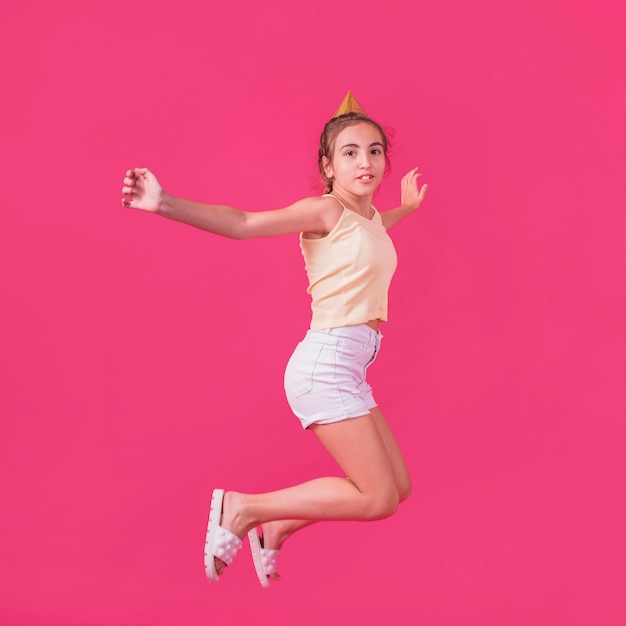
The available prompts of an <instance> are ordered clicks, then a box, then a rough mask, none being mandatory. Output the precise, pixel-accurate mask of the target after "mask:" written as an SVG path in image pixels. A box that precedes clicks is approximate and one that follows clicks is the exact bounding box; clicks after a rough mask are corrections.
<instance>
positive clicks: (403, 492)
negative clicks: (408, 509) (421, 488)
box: [398, 476, 413, 502]
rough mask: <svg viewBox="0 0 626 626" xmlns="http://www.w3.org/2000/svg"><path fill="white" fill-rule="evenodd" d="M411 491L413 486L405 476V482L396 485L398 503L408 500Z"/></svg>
mask: <svg viewBox="0 0 626 626" xmlns="http://www.w3.org/2000/svg"><path fill="white" fill-rule="evenodd" d="M412 491H413V484H412V483H411V479H410V478H409V477H408V476H407V477H406V480H405V481H403V482H402V484H400V485H398V499H399V501H400V502H404V501H405V500H408V498H409V496H410V495H411V492H412Z"/></svg>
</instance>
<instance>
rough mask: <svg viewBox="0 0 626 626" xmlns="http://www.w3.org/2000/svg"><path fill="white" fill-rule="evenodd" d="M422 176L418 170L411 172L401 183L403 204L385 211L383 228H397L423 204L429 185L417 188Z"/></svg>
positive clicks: (382, 216) (382, 215)
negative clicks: (401, 221)
mask: <svg viewBox="0 0 626 626" xmlns="http://www.w3.org/2000/svg"><path fill="white" fill-rule="evenodd" d="M420 176H421V174H419V173H418V171H417V168H415V169H413V170H411V171H410V172H409V173H408V174H406V176H404V178H403V179H402V182H401V190H402V195H401V198H402V199H401V204H400V206H399V207H397V208H395V209H391V210H389V211H384V212H383V213H381V214H380V216H381V218H382V220H383V226H384V227H385V228H386V229H387V230H389V229H390V228H391V227H392V226H395V225H396V224H397V223H398V222H399V221H400V220H401V219H403V218H405V217H406V216H407V215H409V214H411V213H413V211H415V209H417V207H418V206H419V205H420V204H422V201H423V200H424V196H425V195H426V191H427V190H428V185H422V186H421V188H420V187H418V186H417V179H418V178H419V177H420Z"/></svg>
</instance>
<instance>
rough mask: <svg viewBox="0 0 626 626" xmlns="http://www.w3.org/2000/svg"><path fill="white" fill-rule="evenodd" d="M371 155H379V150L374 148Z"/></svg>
mask: <svg viewBox="0 0 626 626" xmlns="http://www.w3.org/2000/svg"><path fill="white" fill-rule="evenodd" d="M372 154H380V148H374V149H373V150H372Z"/></svg>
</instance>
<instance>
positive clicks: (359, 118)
mask: <svg viewBox="0 0 626 626" xmlns="http://www.w3.org/2000/svg"><path fill="white" fill-rule="evenodd" d="M361 122H367V123H368V124H371V125H372V126H374V128H377V129H378V131H379V132H380V134H381V136H382V138H383V151H384V153H385V171H387V170H388V167H389V161H388V159H387V152H388V148H389V139H388V138H387V135H386V134H385V131H384V130H383V128H382V126H381V125H380V124H378V123H377V122H375V121H374V120H373V119H371V118H370V117H367V115H365V113H345V114H344V115H339V116H338V117H333V119H332V120H330V121H328V122H326V126H324V130H323V131H322V135H321V136H320V149H319V154H318V158H317V166H318V167H319V170H320V174H321V176H322V181H323V182H324V184H325V185H326V191H325V193H330V192H331V191H332V190H333V181H332V179H331V178H328V176H326V172H325V171H324V157H326V158H327V159H328V160H329V161H332V158H333V153H334V151H335V141H336V139H337V137H338V136H339V133H340V132H341V131H342V130H344V129H345V128H348V127H350V126H354V125H356V124H360V123H361Z"/></svg>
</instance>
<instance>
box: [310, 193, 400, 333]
mask: <svg viewBox="0 0 626 626" xmlns="http://www.w3.org/2000/svg"><path fill="white" fill-rule="evenodd" d="M325 195H327V196H329V195H332V194H325ZM333 198H336V196H333ZM336 199H337V200H339V199H338V198H336ZM339 202H340V204H341V206H342V207H343V212H342V214H341V217H340V218H339V221H338V222H337V224H336V226H335V227H334V228H333V229H332V230H331V231H330V233H328V235H326V237H323V238H322V239H305V238H304V237H303V236H302V233H301V234H300V249H301V250H302V255H303V256H304V262H305V267H306V273H307V276H308V279H309V287H308V289H307V293H309V294H310V295H311V298H312V302H311V309H312V311H313V317H312V319H311V328H313V329H322V328H337V327H339V326H352V325H354V324H363V323H365V322H368V321H369V320H375V319H380V320H383V321H387V303H388V291H389V285H390V283H391V277H392V276H393V273H394V271H395V269H396V265H397V256H396V251H395V248H394V247H393V243H392V241H391V239H390V237H389V235H388V234H387V231H386V229H385V227H384V226H383V222H382V218H381V216H380V213H379V212H378V211H377V210H376V209H374V207H372V209H373V210H374V216H373V217H372V219H371V220H369V219H367V218H365V217H363V216H361V215H359V214H358V213H355V212H354V211H351V210H350V209H348V208H346V207H345V205H344V204H343V203H342V202H341V201H339Z"/></svg>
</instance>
